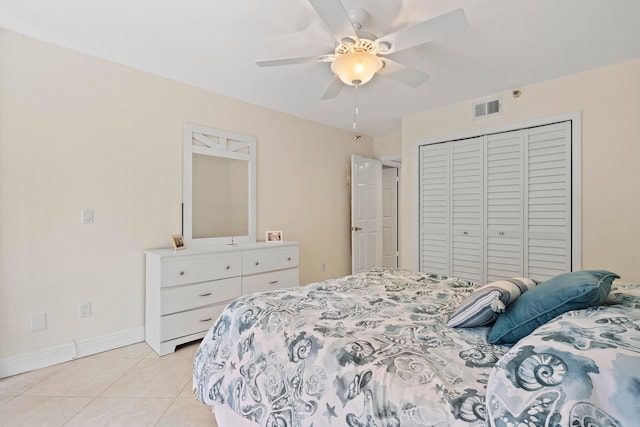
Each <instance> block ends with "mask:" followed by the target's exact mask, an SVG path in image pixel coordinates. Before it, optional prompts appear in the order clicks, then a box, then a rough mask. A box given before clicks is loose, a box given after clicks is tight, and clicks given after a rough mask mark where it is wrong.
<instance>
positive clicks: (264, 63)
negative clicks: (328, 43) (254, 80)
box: [256, 55, 332, 67]
mask: <svg viewBox="0 0 640 427" xmlns="http://www.w3.org/2000/svg"><path fill="white" fill-rule="evenodd" d="M331 59H332V56H331V55H318V56H302V57H299V58H281V59H265V60H261V61H256V65H258V66H259V67H276V66H279V65H293V64H308V63H311V62H331Z"/></svg>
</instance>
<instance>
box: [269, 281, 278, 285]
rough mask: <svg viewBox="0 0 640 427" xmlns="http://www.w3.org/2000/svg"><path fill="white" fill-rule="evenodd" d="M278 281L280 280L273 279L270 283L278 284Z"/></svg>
mask: <svg viewBox="0 0 640 427" xmlns="http://www.w3.org/2000/svg"><path fill="white" fill-rule="evenodd" d="M278 282H279V280H272V281H270V282H269V284H270V285H275V284H276V283H278Z"/></svg>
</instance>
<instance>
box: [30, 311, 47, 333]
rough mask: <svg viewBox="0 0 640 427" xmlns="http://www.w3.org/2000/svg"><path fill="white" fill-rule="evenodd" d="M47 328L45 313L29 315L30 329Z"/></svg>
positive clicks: (40, 329)
mask: <svg viewBox="0 0 640 427" xmlns="http://www.w3.org/2000/svg"><path fill="white" fill-rule="evenodd" d="M44 329H47V313H46V312H45V313H35V314H32V315H31V331H32V332H36V331H42V330H44Z"/></svg>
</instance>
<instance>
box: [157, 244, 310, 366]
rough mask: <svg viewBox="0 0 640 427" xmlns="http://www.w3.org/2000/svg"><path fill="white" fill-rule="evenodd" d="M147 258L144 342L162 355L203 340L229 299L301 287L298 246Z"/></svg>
mask: <svg viewBox="0 0 640 427" xmlns="http://www.w3.org/2000/svg"><path fill="white" fill-rule="evenodd" d="M145 254H146V264H147V266H146V295H145V301H146V305H145V339H146V341H147V343H148V344H149V345H150V346H151V348H153V350H154V351H155V352H156V353H158V354H159V355H160V356H163V355H165V354H168V353H173V352H174V351H175V348H176V346H177V345H179V344H183V343H186V342H189V341H193V340H196V339H199V338H202V337H203V336H204V335H205V334H206V332H207V330H208V329H209V328H210V327H211V326H212V325H213V324H214V322H215V321H216V319H217V317H218V316H219V315H220V313H221V312H222V310H223V309H224V307H225V306H226V305H227V304H228V303H229V301H230V300H232V299H234V298H237V297H239V296H241V295H246V294H250V293H253V292H262V291H268V290H271V289H279V288H286V287H291V286H297V285H299V269H298V265H299V260H298V243H297V242H283V243H264V242H259V243H248V244H243V245H239V246H235V247H229V246H220V247H203V248H193V249H186V250H184V251H179V252H175V251H174V250H173V249H156V250H148V251H145Z"/></svg>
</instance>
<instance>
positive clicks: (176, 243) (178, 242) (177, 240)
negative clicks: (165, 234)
mask: <svg viewBox="0 0 640 427" xmlns="http://www.w3.org/2000/svg"><path fill="white" fill-rule="evenodd" d="M171 243H172V244H173V250H174V251H181V250H183V249H184V248H185V247H186V246H185V245H184V238H183V237H182V234H172V235H171Z"/></svg>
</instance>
